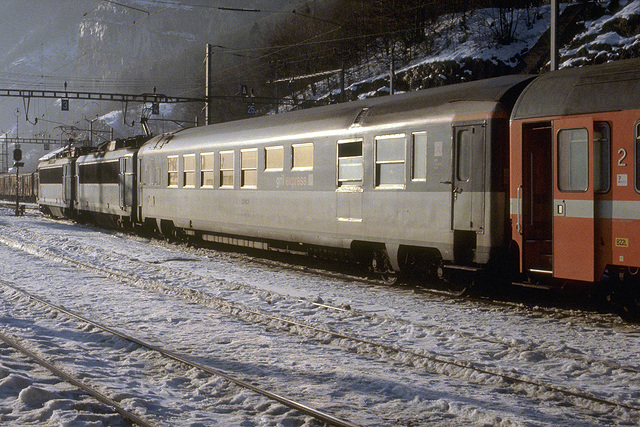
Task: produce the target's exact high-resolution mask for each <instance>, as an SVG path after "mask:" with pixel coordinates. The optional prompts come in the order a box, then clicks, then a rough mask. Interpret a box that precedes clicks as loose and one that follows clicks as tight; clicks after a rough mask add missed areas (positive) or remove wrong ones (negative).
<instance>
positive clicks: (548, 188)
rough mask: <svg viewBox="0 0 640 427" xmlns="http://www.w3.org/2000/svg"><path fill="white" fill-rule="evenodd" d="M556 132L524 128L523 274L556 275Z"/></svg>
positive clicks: (538, 125) (544, 127)
mask: <svg viewBox="0 0 640 427" xmlns="http://www.w3.org/2000/svg"><path fill="white" fill-rule="evenodd" d="M552 135H553V131H552V127H551V122H540V123H529V124H524V125H523V126H522V185H521V186H520V187H519V188H518V193H519V194H517V198H518V202H519V203H520V207H519V209H520V214H521V218H519V220H518V221H517V226H518V228H519V230H518V231H519V232H520V233H521V234H522V257H523V259H522V263H523V271H526V272H527V273H528V274H529V275H531V274H532V273H533V274H534V275H536V274H543V275H548V277H551V275H552V274H553V150H552V148H553V147H552V141H553V136H552Z"/></svg>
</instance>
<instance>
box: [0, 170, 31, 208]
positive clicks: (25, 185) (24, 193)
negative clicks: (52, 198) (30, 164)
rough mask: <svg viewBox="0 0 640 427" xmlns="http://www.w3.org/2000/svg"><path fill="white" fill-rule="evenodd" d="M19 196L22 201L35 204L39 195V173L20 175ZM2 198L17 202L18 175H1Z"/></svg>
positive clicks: (0, 195) (0, 196)
mask: <svg viewBox="0 0 640 427" xmlns="http://www.w3.org/2000/svg"><path fill="white" fill-rule="evenodd" d="M17 179H18V185H17V188H18V194H19V195H20V201H22V202H30V203H34V202H35V201H36V198H37V195H38V173H37V172H29V173H23V174H20V175H18V178H17ZM0 198H2V199H4V200H12V201H15V200H16V175H15V174H2V175H0Z"/></svg>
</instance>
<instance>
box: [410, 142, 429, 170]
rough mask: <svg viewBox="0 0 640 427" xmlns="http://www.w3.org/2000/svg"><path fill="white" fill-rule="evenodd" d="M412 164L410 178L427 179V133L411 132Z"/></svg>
mask: <svg viewBox="0 0 640 427" xmlns="http://www.w3.org/2000/svg"><path fill="white" fill-rule="evenodd" d="M412 155H413V165H412V168H411V179H413V180H414V181H426V180H427V133H426V132H416V133H414V134H413V147H412Z"/></svg>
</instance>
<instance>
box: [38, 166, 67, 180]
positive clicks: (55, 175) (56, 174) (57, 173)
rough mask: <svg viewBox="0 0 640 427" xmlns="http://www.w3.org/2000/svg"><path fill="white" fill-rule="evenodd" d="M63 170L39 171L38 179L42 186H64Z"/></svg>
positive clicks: (49, 169) (59, 168)
mask: <svg viewBox="0 0 640 427" xmlns="http://www.w3.org/2000/svg"><path fill="white" fill-rule="evenodd" d="M62 177H63V174H62V168H61V167H58V168H48V169H40V170H39V171H38V178H39V180H40V184H62Z"/></svg>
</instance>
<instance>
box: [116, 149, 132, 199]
mask: <svg viewBox="0 0 640 427" xmlns="http://www.w3.org/2000/svg"><path fill="white" fill-rule="evenodd" d="M133 179H134V174H133V157H131V156H127V157H121V158H120V174H119V176H118V187H119V190H120V207H121V208H122V209H123V210H124V209H127V208H130V207H131V206H132V205H133V200H132V197H133Z"/></svg>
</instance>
